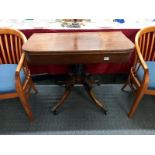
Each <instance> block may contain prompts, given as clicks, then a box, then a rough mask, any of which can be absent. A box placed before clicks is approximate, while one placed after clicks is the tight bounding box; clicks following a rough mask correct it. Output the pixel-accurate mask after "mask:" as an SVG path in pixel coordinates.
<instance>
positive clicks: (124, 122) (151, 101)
mask: <svg viewBox="0 0 155 155" xmlns="http://www.w3.org/2000/svg"><path fill="white" fill-rule="evenodd" d="M121 87H122V85H121V84H105V85H100V86H94V87H93V91H94V92H95V94H96V96H97V97H98V99H100V100H101V101H104V103H105V104H106V107H107V110H108V112H107V115H104V114H103V112H102V111H101V110H99V109H98V108H97V107H96V105H95V104H94V103H93V102H92V100H91V99H90V98H89V96H88V95H87V93H86V92H85V90H84V88H83V87H82V86H80V85H77V86H76V87H75V88H74V89H73V91H72V93H71V95H70V96H69V98H68V99H67V101H66V102H65V104H64V106H63V107H62V108H61V110H60V112H59V113H58V115H53V113H51V112H50V107H52V106H53V105H54V104H55V103H57V102H58V101H59V99H60V97H61V96H62V94H63V91H64V87H62V86H56V85H37V88H38V90H39V94H33V93H32V94H31V96H30V104H31V107H32V111H33V114H34V116H35V121H34V122H30V121H29V120H28V118H27V116H26V114H25V113H24V110H23V108H22V106H21V104H20V102H19V100H18V99H11V100H0V134H1V135H6V134H9V135H10V134H11V135H66V134H67V135H131V134H132V135H134V134H142V135H145V134H151V135H152V134H155V97H154V96H149V95H145V96H144V97H143V99H142V101H141V103H140V105H139V107H138V109H137V111H136V113H135V115H134V116H133V117H132V118H131V119H129V118H128V117H127V112H128V111H129V109H130V107H131V104H132V102H133V99H134V96H133V94H132V93H131V92H128V93H127V92H122V91H121V90H120V88H121Z"/></svg>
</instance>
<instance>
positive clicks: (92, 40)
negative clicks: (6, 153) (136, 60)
mask: <svg viewBox="0 0 155 155" xmlns="http://www.w3.org/2000/svg"><path fill="white" fill-rule="evenodd" d="M22 48H23V51H24V52H25V53H26V56H27V61H28V62H29V63H30V64H69V65H70V68H71V70H72V73H71V74H70V78H69V79H68V81H67V82H66V87H65V92H64V95H63V96H62V98H61V99H60V101H59V102H58V103H57V104H56V105H55V106H54V107H53V108H52V109H51V110H52V111H53V112H54V113H57V111H58V109H59V108H60V107H61V106H62V105H63V104H64V101H65V100H66V99H67V97H68V96H69V94H70V92H71V90H72V88H73V86H74V84H77V83H80V84H83V86H84V88H85V89H86V91H87V93H88V94H89V96H90V97H91V98H92V100H93V101H94V102H95V104H96V105H97V106H98V107H100V108H101V109H102V110H103V112H104V113H105V114H106V111H107V110H106V108H105V105H104V104H102V103H101V102H100V101H99V100H98V99H97V98H96V97H95V95H94V93H93V91H92V84H93V83H94V81H92V80H91V79H90V78H89V76H88V75H87V74H86V73H85V70H84V66H85V65H86V64H92V63H101V62H107V63H108V62H126V61H127V59H128V57H129V55H130V54H131V52H132V51H133V49H134V44H133V43H132V42H131V41H130V40H129V39H128V38H127V37H126V36H125V35H124V34H123V33H122V32H120V31H116V32H115V31H113V32H76V33H74V32H73V33H35V34H33V35H32V36H31V37H30V38H29V39H28V41H27V42H26V43H25V44H24V45H23V47H22Z"/></svg>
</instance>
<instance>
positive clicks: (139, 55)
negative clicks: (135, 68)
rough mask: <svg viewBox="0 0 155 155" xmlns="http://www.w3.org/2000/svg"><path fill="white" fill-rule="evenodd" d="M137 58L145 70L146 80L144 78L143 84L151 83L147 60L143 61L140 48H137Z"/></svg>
mask: <svg viewBox="0 0 155 155" xmlns="http://www.w3.org/2000/svg"><path fill="white" fill-rule="evenodd" d="M137 56H138V59H139V62H140V65H141V66H142V68H143V70H144V78H143V82H142V83H143V84H144V83H145V84H148V83H149V70H148V66H147V64H146V62H145V60H144V59H143V56H142V54H141V52H140V49H139V47H137Z"/></svg>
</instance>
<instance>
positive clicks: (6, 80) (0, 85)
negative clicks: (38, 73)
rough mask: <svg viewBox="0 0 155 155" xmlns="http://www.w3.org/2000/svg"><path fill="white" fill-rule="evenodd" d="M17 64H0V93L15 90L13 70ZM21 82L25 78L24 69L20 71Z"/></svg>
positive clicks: (14, 70)
mask: <svg viewBox="0 0 155 155" xmlns="http://www.w3.org/2000/svg"><path fill="white" fill-rule="evenodd" d="M16 68H17V64H0V93H9V92H16V86H15V72H16ZM20 78H21V82H22V83H23V82H24V80H25V74H24V71H23V70H21V72H20Z"/></svg>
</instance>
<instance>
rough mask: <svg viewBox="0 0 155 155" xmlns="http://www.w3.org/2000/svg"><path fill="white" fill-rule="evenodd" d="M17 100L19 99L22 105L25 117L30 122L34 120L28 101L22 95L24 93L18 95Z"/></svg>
mask: <svg viewBox="0 0 155 155" xmlns="http://www.w3.org/2000/svg"><path fill="white" fill-rule="evenodd" d="M19 98H20V101H21V104H22V106H23V108H24V110H25V112H26V114H27V116H28V117H29V119H30V120H31V121H32V120H34V117H33V114H32V110H31V107H30V104H29V103H28V100H27V98H26V96H25V95H24V93H20V95H19Z"/></svg>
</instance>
